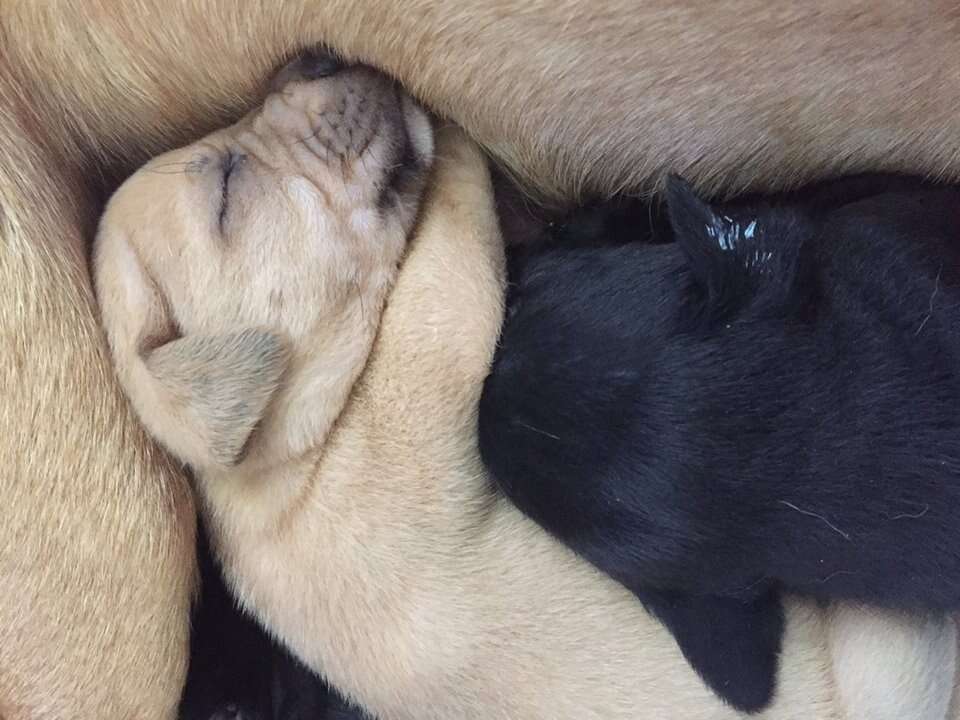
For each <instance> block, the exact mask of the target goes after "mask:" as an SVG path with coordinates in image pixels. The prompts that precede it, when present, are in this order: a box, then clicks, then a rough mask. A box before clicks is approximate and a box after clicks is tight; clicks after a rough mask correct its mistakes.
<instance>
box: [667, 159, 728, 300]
mask: <svg viewBox="0 0 960 720" xmlns="http://www.w3.org/2000/svg"><path fill="white" fill-rule="evenodd" d="M665 195H666V202H667V217H668V218H669V220H670V226H671V228H672V229H673V235H674V240H675V241H676V242H677V244H678V245H679V246H680V248H681V249H682V250H683V252H684V255H685V256H686V258H687V261H688V262H689V264H690V272H691V273H692V275H693V278H694V281H695V282H696V283H697V284H698V285H700V286H701V287H702V288H703V289H704V290H705V291H706V293H707V296H708V297H711V298H715V297H716V296H717V295H718V294H719V291H720V288H721V286H722V285H723V276H724V273H725V272H726V271H727V270H728V268H727V265H728V258H727V257H725V252H726V251H728V250H731V249H732V248H733V242H734V241H735V239H734V238H732V237H730V236H729V233H728V232H727V228H726V223H725V220H724V218H723V216H722V215H721V214H720V213H718V212H716V211H715V210H714V209H713V208H712V207H711V206H710V205H709V204H708V203H706V202H704V201H703V200H701V199H700V197H699V196H698V195H697V194H696V192H694V189H693V188H692V187H691V186H690V184H689V183H688V182H687V181H686V180H684V179H683V178H681V177H680V176H679V175H671V176H670V177H668V178H667V186H666V191H665Z"/></svg>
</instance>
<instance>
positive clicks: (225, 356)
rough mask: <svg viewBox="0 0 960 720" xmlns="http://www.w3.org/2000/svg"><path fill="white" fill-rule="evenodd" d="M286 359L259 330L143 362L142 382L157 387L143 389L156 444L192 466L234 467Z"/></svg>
mask: <svg viewBox="0 0 960 720" xmlns="http://www.w3.org/2000/svg"><path fill="white" fill-rule="evenodd" d="M288 358H289V355H288V352H287V348H286V346H285V344H284V343H283V341H282V340H281V339H280V338H279V337H278V336H277V335H275V334H274V333H271V332H268V331H265V330H259V329H246V330H241V331H239V332H232V333H222V334H215V335H188V336H186V337H181V338H178V339H176V340H172V341H170V342H168V343H166V344H164V345H161V346H160V347H158V348H156V349H153V350H149V351H146V352H145V353H143V355H142V359H143V367H144V369H145V373H144V375H143V376H142V377H141V379H140V382H142V383H148V384H150V385H151V386H152V387H150V388H143V387H141V388H140V391H141V392H143V391H146V392H145V393H144V394H143V395H142V397H141V400H142V406H141V408H140V409H141V411H142V414H143V415H144V416H145V419H147V418H148V419H149V420H150V423H149V424H150V425H151V426H152V427H151V430H152V431H153V432H154V434H156V435H157V437H158V439H160V440H161V442H163V443H164V444H165V445H166V446H167V447H168V448H169V449H170V450H171V451H172V452H174V453H175V454H176V455H178V456H180V458H181V459H182V460H184V461H186V462H187V463H189V464H191V465H193V466H194V467H200V468H202V467H206V466H210V465H219V466H231V465H235V464H236V463H238V462H239V461H240V460H241V459H242V457H243V451H244V448H245V445H246V443H247V440H248V439H249V437H250V434H251V433H252V432H253V429H254V427H255V426H256V424H257V423H258V422H259V421H260V420H261V419H262V417H263V415H264V412H265V410H266V408H267V405H268V404H269V402H270V399H271V398H272V397H273V394H274V392H275V391H276V389H277V387H278V385H279V383H280V379H281V376H282V375H283V372H284V370H285V369H286V367H287V362H288ZM144 405H152V406H151V407H144Z"/></svg>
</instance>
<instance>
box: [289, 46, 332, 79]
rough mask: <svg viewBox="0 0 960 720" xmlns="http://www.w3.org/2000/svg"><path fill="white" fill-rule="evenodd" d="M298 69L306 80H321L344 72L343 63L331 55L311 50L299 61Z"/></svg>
mask: <svg viewBox="0 0 960 720" xmlns="http://www.w3.org/2000/svg"><path fill="white" fill-rule="evenodd" d="M297 69H298V70H299V71H300V74H301V75H302V76H303V77H304V78H305V79H306V80H319V79H320V78H325V77H329V76H331V75H333V74H334V73H336V72H337V71H339V70H342V69H343V63H342V62H341V61H340V59H339V58H337V57H336V56H335V55H333V54H331V53H328V52H324V51H322V50H310V51H307V52H305V53H303V54H302V55H301V56H300V58H299V59H298V60H297Z"/></svg>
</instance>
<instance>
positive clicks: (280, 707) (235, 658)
mask: <svg viewBox="0 0 960 720" xmlns="http://www.w3.org/2000/svg"><path fill="white" fill-rule="evenodd" d="M198 554H199V564H200V575H201V581H202V587H201V599H200V604H199V607H198V608H197V610H196V613H195V615H194V618H193V634H192V635H191V638H190V668H189V671H188V673H187V684H186V687H185V689H184V693H183V698H182V699H181V702H180V712H179V716H180V719H181V720H370V718H369V716H367V715H365V714H364V713H363V712H361V711H359V710H357V709H355V708H353V707H351V706H350V705H349V704H348V703H347V702H346V701H344V700H343V699H342V698H341V697H340V696H339V695H338V694H337V693H336V692H335V691H334V690H332V689H331V688H330V687H329V686H327V684H326V683H324V682H323V680H321V679H320V678H319V677H318V676H317V675H315V674H314V673H313V672H312V671H311V670H310V669H309V668H307V667H306V666H304V665H303V664H302V663H300V662H299V661H298V660H297V659H296V658H294V657H293V656H292V655H291V654H290V653H289V652H287V650H286V649H284V648H282V647H280V646H279V645H277V644H276V643H275V642H273V641H272V640H271V639H270V638H269V637H268V636H267V634H266V633H265V632H264V630H263V629H262V628H261V627H260V626H259V625H258V624H257V623H256V622H255V621H254V620H252V619H251V618H249V617H248V616H247V615H245V614H244V613H243V612H241V611H240V610H239V609H238V607H237V604H236V601H235V600H234V599H233V598H232V597H231V595H230V593H229V592H228V590H227V588H226V587H225V585H224V581H223V577H222V575H221V573H220V569H219V567H218V566H217V564H216V562H215V560H214V559H213V557H212V556H211V554H210V550H209V547H208V544H207V539H206V536H205V534H203V533H201V534H200V538H199V542H198Z"/></svg>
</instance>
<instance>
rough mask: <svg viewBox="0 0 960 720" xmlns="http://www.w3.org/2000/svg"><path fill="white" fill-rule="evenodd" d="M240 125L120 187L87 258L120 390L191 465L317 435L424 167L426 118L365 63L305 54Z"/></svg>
mask: <svg viewBox="0 0 960 720" xmlns="http://www.w3.org/2000/svg"><path fill="white" fill-rule="evenodd" d="M273 87H274V91H273V92H272V94H270V95H269V96H268V97H267V98H266V101H265V102H264V104H263V105H262V106H261V107H259V108H257V109H256V110H254V111H253V112H251V113H250V114H249V115H248V116H247V117H245V118H244V119H242V120H241V121H240V122H238V123H237V124H236V125H233V126H231V127H228V128H226V129H225V130H221V131H218V132H215V133H213V134H211V135H209V136H208V137H206V138H204V139H202V140H200V141H199V142H197V143H195V144H193V145H190V146H188V147H185V148H182V149H179V150H175V151H173V152H170V153H167V154H166V155H162V156H160V157H158V158H156V159H154V160H153V161H151V162H150V163H148V164H147V165H146V166H144V167H143V168H142V169H140V170H139V171H138V172H137V173H136V174H134V175H133V176H132V177H131V178H130V179H128V180H127V181H126V182H125V183H124V184H123V185H122V186H121V188H120V189H119V190H118V191H117V192H116V194H115V195H114V196H113V198H112V199H111V200H110V202H109V204H108V206H107V209H106V212H105V214H104V217H103V219H102V220H101V225H100V229H99V232H98V237H97V245H96V248H95V254H94V273H95V282H96V286H97V294H98V299H99V301H100V305H101V311H102V316H103V322H104V326H105V329H106V331H107V336H108V341H109V344H110V348H111V350H112V352H113V355H114V358H115V361H116V366H117V369H118V372H119V375H120V379H121V382H122V383H123V385H124V387H125V389H126V391H127V393H128V395H129V396H130V398H131V401H132V402H133V404H134V406H135V408H136V409H137V411H138V413H139V414H140V416H141V418H142V420H143V421H144V423H145V424H146V425H147V427H148V429H149V430H151V432H152V433H153V434H154V435H155V436H156V437H157V438H158V439H159V440H160V441H161V442H162V443H163V444H165V445H166V446H167V447H168V448H169V449H170V450H171V451H173V452H174V453H175V454H176V455H178V456H179V457H180V458H181V459H182V460H184V461H185V462H188V463H190V464H191V465H193V466H194V467H195V468H197V469H201V470H202V469H207V468H210V467H221V468H222V467H230V466H233V465H236V464H237V463H239V462H241V461H243V460H244V459H245V458H247V457H251V458H252V457H256V458H258V459H259V460H260V461H263V460H265V459H266V460H269V461H282V460H284V459H286V458H288V457H291V456H293V455H296V454H299V453H300V452H303V451H304V450H305V449H306V448H307V447H309V446H311V445H313V444H315V443H318V442H320V441H321V440H322V436H323V434H324V433H325V432H326V431H327V430H328V429H329V427H330V425H331V424H332V422H333V420H334V419H335V417H336V415H337V414H339V412H340V410H341V409H342V407H343V404H344V402H345V401H346V397H347V395H348V393H349V391H350V387H351V386H352V384H353V382H354V380H355V379H356V377H357V376H358V375H359V373H360V371H361V370H362V368H363V365H364V363H365V361H366V358H367V355H368V353H369V350H370V346H371V344H372V341H373V336H374V334H375V332H376V328H377V324H378V322H379V318H380V314H381V310H382V306H383V303H384V300H385V297H386V294H387V291H388V290H389V288H390V285H391V283H392V281H393V278H394V276H395V273H396V267H397V264H398V262H399V260H400V258H401V255H402V252H403V249H404V246H405V243H406V238H407V236H408V235H409V233H410V232H411V229H412V225H413V222H414V219H415V216H416V211H417V207H418V204H419V200H420V196H421V194H422V191H423V186H424V180H425V176H426V174H427V171H428V169H429V166H430V164H431V160H432V152H433V135H432V128H431V126H430V122H429V120H428V118H427V117H426V115H425V114H424V113H423V111H422V110H420V109H419V108H418V107H417V106H416V105H415V104H414V103H413V101H412V100H411V99H410V98H409V97H408V96H406V95H405V94H403V93H402V92H401V91H400V90H399V89H398V88H397V87H396V86H395V85H394V84H393V83H392V82H390V81H389V80H388V79H387V78H385V77H383V76H382V75H379V74H378V73H376V72H374V71H373V70H371V69H369V68H364V67H352V68H340V67H337V66H335V65H334V64H333V63H332V62H329V61H327V60H325V59H323V58H318V57H317V56H309V57H304V58H300V59H298V60H296V61H294V62H293V63H291V64H290V65H289V66H287V67H286V68H284V69H283V71H281V73H280V75H279V76H278V77H277V79H276V80H275V82H274V86H273Z"/></svg>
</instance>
